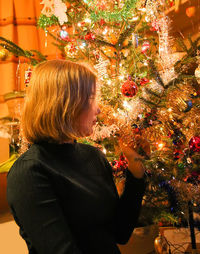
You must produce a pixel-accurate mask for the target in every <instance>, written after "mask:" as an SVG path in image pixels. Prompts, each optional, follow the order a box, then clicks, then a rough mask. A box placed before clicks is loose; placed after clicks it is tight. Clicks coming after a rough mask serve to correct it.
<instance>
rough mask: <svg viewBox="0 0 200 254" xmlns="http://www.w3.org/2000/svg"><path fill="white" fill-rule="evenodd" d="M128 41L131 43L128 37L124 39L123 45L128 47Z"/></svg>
mask: <svg viewBox="0 0 200 254" xmlns="http://www.w3.org/2000/svg"><path fill="white" fill-rule="evenodd" d="M128 43H129V39H128V38H127V39H125V40H124V41H123V43H122V45H123V46H124V47H126V46H128Z"/></svg>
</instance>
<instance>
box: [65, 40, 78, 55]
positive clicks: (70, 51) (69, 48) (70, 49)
mask: <svg viewBox="0 0 200 254" xmlns="http://www.w3.org/2000/svg"><path fill="white" fill-rule="evenodd" d="M65 53H66V55H67V57H71V58H74V57H76V55H77V47H76V45H75V42H74V41H69V42H68V44H67V45H66V46H65Z"/></svg>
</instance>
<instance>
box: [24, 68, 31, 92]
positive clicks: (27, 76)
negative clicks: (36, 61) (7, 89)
mask: <svg viewBox="0 0 200 254" xmlns="http://www.w3.org/2000/svg"><path fill="white" fill-rule="evenodd" d="M31 74H32V69H31V67H28V70H26V71H25V75H24V83H25V84H26V87H27V86H28V84H29V83H30V79H31Z"/></svg>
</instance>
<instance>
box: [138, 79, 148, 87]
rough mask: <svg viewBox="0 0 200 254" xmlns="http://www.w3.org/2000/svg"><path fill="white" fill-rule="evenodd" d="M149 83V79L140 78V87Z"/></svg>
mask: <svg viewBox="0 0 200 254" xmlns="http://www.w3.org/2000/svg"><path fill="white" fill-rule="evenodd" d="M147 83H149V79H148V78H141V79H140V85H141V86H143V85H145V84H147Z"/></svg>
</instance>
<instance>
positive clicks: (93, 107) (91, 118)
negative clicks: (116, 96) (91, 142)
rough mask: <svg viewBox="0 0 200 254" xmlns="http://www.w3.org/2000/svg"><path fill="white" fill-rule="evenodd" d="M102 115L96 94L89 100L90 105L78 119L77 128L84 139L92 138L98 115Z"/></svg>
mask: <svg viewBox="0 0 200 254" xmlns="http://www.w3.org/2000/svg"><path fill="white" fill-rule="evenodd" d="M99 113H100V109H99V106H98V104H97V99H96V94H93V95H91V97H90V98H89V105H88V107H87V108H86V109H84V110H83V112H82V113H81V114H80V116H79V117H78V120H77V122H76V126H77V128H78V130H79V133H81V136H82V137H86V136H90V135H91V134H92V133H93V127H94V126H95V124H96V122H97V115H98V114H99Z"/></svg>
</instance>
